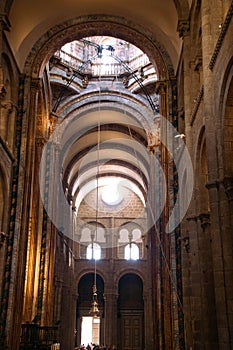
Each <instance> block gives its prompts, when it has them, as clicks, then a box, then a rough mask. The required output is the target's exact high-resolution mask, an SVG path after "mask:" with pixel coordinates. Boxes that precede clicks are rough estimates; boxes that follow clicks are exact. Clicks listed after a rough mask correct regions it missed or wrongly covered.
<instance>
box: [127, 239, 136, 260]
mask: <svg viewBox="0 0 233 350" xmlns="http://www.w3.org/2000/svg"><path fill="white" fill-rule="evenodd" d="M125 259H126V260H138V259H139V248H138V246H137V244H135V243H131V244H127V245H126V246H125Z"/></svg>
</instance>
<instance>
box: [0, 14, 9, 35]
mask: <svg viewBox="0 0 233 350" xmlns="http://www.w3.org/2000/svg"><path fill="white" fill-rule="evenodd" d="M10 27H11V24H10V21H9V18H8V17H7V15H6V14H5V13H1V14H0V30H2V31H8V32H9V30H10Z"/></svg>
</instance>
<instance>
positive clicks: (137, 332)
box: [117, 273, 144, 350]
mask: <svg viewBox="0 0 233 350" xmlns="http://www.w3.org/2000/svg"><path fill="white" fill-rule="evenodd" d="M118 293H119V298H118V332H119V335H120V336H119V338H118V339H119V344H117V348H118V349H120V350H133V349H134V350H141V349H143V348H144V302H143V282H142V280H141V278H140V277H139V276H137V275H136V274H133V273H128V274H126V275H124V276H123V277H121V279H120V281H119V286H118Z"/></svg>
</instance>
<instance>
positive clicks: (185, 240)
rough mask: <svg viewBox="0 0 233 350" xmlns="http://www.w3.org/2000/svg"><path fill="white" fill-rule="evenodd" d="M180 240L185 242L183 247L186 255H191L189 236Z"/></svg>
mask: <svg viewBox="0 0 233 350" xmlns="http://www.w3.org/2000/svg"><path fill="white" fill-rule="evenodd" d="M179 240H180V241H182V242H183V246H184V248H185V250H186V253H189V251H190V244H189V236H185V237H180V238H179Z"/></svg>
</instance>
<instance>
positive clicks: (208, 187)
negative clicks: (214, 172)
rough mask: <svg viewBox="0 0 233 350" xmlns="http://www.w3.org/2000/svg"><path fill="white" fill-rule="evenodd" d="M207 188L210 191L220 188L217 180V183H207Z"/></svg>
mask: <svg viewBox="0 0 233 350" xmlns="http://www.w3.org/2000/svg"><path fill="white" fill-rule="evenodd" d="M205 187H206V188H207V189H208V190H211V189H213V188H217V189H218V188H219V181H218V180H216V181H213V182H207V184H206V185H205Z"/></svg>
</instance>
